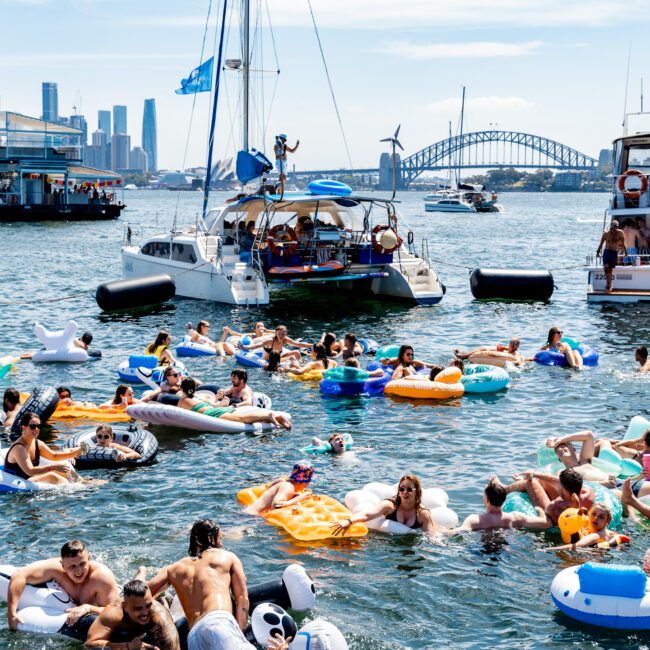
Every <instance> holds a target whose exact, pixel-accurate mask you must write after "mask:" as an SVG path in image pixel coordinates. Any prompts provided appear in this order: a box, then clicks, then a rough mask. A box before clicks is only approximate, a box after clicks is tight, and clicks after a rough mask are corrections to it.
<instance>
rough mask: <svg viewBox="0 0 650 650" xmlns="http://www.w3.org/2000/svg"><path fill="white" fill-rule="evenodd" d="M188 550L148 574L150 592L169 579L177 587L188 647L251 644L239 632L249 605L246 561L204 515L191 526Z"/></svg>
mask: <svg viewBox="0 0 650 650" xmlns="http://www.w3.org/2000/svg"><path fill="white" fill-rule="evenodd" d="M189 555H190V557H187V558H183V559H182V560H179V561H178V562H176V563H175V564H172V565H170V566H167V567H165V568H164V569H161V570H160V571H159V572H158V573H157V574H156V576H154V577H153V578H152V579H151V580H149V589H150V590H151V592H152V593H159V592H161V591H162V590H163V589H165V588H167V587H168V586H169V585H171V586H172V587H174V589H175V590H176V594H177V595H178V598H179V600H180V602H181V605H182V607H183V611H184V612H185V616H186V618H187V623H188V626H189V628H190V633H189V635H188V637H187V648H188V650H208V649H210V650H221V649H223V650H225V649H227V650H254V646H252V645H251V644H250V643H249V642H248V641H246V638H245V637H244V634H243V632H242V630H243V629H244V628H245V627H246V623H247V620H248V607H249V604H248V590H247V589H246V576H245V574H244V567H243V566H242V563H241V561H240V560H239V558H238V557H237V556H236V555H235V554H234V553H231V552H230V551H225V550H223V549H222V548H221V531H220V530H219V527H218V526H217V524H215V522H213V521H211V520H210V519H202V520H200V521H197V522H196V523H195V524H194V525H193V526H192V531H191V533H190V548H189ZM231 590H232V594H231ZM233 601H234V605H235V611H234V617H233Z"/></svg>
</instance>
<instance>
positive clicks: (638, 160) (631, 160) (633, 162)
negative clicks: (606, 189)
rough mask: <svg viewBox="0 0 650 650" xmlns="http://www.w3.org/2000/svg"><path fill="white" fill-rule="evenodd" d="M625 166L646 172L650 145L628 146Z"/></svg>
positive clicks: (649, 162) (649, 169) (648, 164)
mask: <svg viewBox="0 0 650 650" xmlns="http://www.w3.org/2000/svg"><path fill="white" fill-rule="evenodd" d="M627 167H628V169H631V168H634V169H638V170H640V171H645V172H646V173H648V172H649V171H650V146H649V145H644V146H641V147H630V149H629V151H628V155H627Z"/></svg>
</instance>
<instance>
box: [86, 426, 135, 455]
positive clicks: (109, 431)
mask: <svg viewBox="0 0 650 650" xmlns="http://www.w3.org/2000/svg"><path fill="white" fill-rule="evenodd" d="M95 440H96V441H97V447H110V448H111V449H116V450H117V456H115V460H116V461H117V462H118V463H122V462H124V461H125V460H138V459H139V458H140V454H139V453H138V452H137V451H135V450H134V449H131V448H130V447H125V446H124V445H118V444H117V443H116V442H115V433H114V432H113V427H110V426H108V424H100V425H99V426H98V427H97V429H96V430H95Z"/></svg>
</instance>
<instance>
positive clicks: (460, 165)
mask: <svg viewBox="0 0 650 650" xmlns="http://www.w3.org/2000/svg"><path fill="white" fill-rule="evenodd" d="M464 119H465V86H463V98H462V100H461V102H460V140H459V143H458V181H457V183H456V184H457V185H460V174H461V170H462V168H463V121H464Z"/></svg>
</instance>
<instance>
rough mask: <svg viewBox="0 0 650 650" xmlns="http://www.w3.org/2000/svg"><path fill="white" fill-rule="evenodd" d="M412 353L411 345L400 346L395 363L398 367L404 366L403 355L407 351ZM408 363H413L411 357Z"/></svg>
mask: <svg viewBox="0 0 650 650" xmlns="http://www.w3.org/2000/svg"><path fill="white" fill-rule="evenodd" d="M409 350H410V351H411V352H413V347H412V346H411V345H402V346H401V347H400V349H399V352H398V353H397V361H398V363H399V364H400V365H402V366H403V365H404V355H405V354H406V353H407V352H408V351H409ZM409 363H413V357H411V361H410V362H409Z"/></svg>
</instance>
